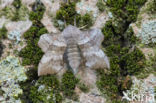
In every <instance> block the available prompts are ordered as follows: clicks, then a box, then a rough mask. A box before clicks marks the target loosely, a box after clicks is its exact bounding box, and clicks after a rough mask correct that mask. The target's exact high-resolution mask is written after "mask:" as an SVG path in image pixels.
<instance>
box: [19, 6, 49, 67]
mask: <svg viewBox="0 0 156 103" xmlns="http://www.w3.org/2000/svg"><path fill="white" fill-rule="evenodd" d="M33 7H34V8H36V9H35V10H34V11H32V12H31V13H30V17H29V18H30V19H31V20H32V21H33V25H32V27H31V28H30V29H29V30H28V31H27V32H25V33H24V38H25V39H26V40H27V41H26V42H27V46H26V47H25V48H24V49H22V50H21V51H20V53H19V56H20V57H22V58H23V62H22V63H23V65H32V64H33V65H35V67H36V68H37V65H38V63H39V61H40V59H41V57H42V55H43V52H42V51H41V49H40V48H39V47H38V40H39V38H40V36H41V35H42V34H45V33H47V30H46V28H45V27H44V26H43V25H42V23H41V22H40V20H41V19H42V17H43V13H44V10H45V9H44V7H43V4H41V3H40V4H34V5H33ZM34 15H36V16H34ZM36 17H37V18H36Z"/></svg>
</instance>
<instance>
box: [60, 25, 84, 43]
mask: <svg viewBox="0 0 156 103" xmlns="http://www.w3.org/2000/svg"><path fill="white" fill-rule="evenodd" d="M62 34H63V37H64V38H65V40H68V39H70V38H73V39H75V41H76V38H79V36H81V34H82V32H81V31H80V29H79V28H77V27H75V26H72V25H68V26H67V27H66V28H65V29H64V30H63V32H62Z"/></svg>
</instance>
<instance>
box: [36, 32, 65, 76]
mask: <svg viewBox="0 0 156 103" xmlns="http://www.w3.org/2000/svg"><path fill="white" fill-rule="evenodd" d="M38 45H39V47H40V48H41V49H42V51H43V52H44V53H45V54H44V55H43V57H42V59H41V61H40V63H39V66H38V75H39V76H40V75H47V74H56V73H58V72H59V71H60V70H62V68H63V54H64V51H65V49H66V43H65V40H64V38H63V36H62V35H61V34H53V35H51V34H44V35H42V36H41V37H40V40H39V42H38Z"/></svg>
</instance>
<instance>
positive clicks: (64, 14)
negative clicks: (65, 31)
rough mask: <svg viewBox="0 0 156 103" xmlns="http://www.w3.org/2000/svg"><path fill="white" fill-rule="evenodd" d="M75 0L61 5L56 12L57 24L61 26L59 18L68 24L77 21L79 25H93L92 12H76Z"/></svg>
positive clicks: (87, 26) (86, 26)
mask: <svg viewBox="0 0 156 103" xmlns="http://www.w3.org/2000/svg"><path fill="white" fill-rule="evenodd" d="M75 6H76V4H75V2H69V3H64V4H62V5H61V7H60V9H59V10H58V11H57V13H56V22H55V26H56V27H59V24H58V23H57V20H61V21H62V22H65V23H66V24H67V25H69V24H71V25H74V23H76V24H77V25H76V26H78V27H82V26H85V28H89V27H90V26H92V25H93V20H92V18H91V15H90V14H85V15H83V16H82V15H80V14H78V13H77V12H76V9H75Z"/></svg>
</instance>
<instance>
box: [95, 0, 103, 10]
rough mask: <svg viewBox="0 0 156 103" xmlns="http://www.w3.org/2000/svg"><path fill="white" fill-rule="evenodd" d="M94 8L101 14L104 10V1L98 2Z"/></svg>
mask: <svg viewBox="0 0 156 103" xmlns="http://www.w3.org/2000/svg"><path fill="white" fill-rule="evenodd" d="M96 6H97V7H98V9H99V10H100V11H101V12H103V11H104V10H105V4H104V0H98V2H97V4H96Z"/></svg>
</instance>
